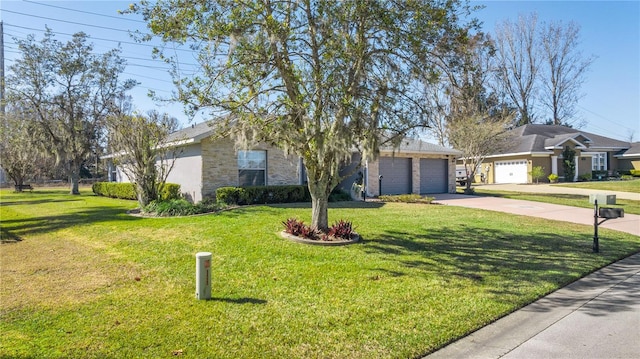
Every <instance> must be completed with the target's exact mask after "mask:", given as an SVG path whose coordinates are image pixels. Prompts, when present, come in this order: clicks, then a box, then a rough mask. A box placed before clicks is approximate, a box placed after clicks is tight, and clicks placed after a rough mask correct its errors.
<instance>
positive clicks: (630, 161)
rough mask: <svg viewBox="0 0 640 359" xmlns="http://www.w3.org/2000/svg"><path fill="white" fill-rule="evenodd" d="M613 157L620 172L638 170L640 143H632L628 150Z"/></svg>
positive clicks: (639, 167)
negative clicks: (616, 160)
mask: <svg viewBox="0 0 640 359" xmlns="http://www.w3.org/2000/svg"><path fill="white" fill-rule="evenodd" d="M613 157H615V158H617V159H618V167H619V169H620V170H630V169H635V170H640V142H633V143H631V144H630V147H629V149H627V150H623V151H620V152H619V153H617V154H615V155H614V156H613Z"/></svg>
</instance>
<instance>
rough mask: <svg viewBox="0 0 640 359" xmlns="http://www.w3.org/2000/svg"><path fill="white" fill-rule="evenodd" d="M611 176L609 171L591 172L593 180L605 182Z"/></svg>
mask: <svg viewBox="0 0 640 359" xmlns="http://www.w3.org/2000/svg"><path fill="white" fill-rule="evenodd" d="M608 176H609V171H591V176H589V177H591V179H594V180H603V179H606V178H607V177H608Z"/></svg>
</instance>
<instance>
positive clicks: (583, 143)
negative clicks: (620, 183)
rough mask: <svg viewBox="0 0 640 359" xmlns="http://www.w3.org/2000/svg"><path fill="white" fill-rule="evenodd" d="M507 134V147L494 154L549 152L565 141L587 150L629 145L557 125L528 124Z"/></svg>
mask: <svg viewBox="0 0 640 359" xmlns="http://www.w3.org/2000/svg"><path fill="white" fill-rule="evenodd" d="M507 136H508V137H509V140H508V141H509V144H508V145H507V148H506V149H505V151H502V152H501V153H499V154H498V153H496V154H495V155H509V154H513V153H534V152H535V153H544V152H550V151H552V150H553V149H554V148H562V146H563V145H564V144H565V143H566V142H567V141H569V142H573V143H575V144H576V145H578V146H580V147H582V148H584V149H586V150H587V151H597V150H610V151H611V150H626V149H628V148H629V147H630V144H629V142H625V141H619V140H615V139H612V138H609V137H604V136H600V135H596V134H593V133H589V132H585V131H581V130H577V129H574V128H570V127H565V126H559V125H538V124H528V125H524V126H520V127H517V128H515V129H513V130H511V131H509V132H508V134H507Z"/></svg>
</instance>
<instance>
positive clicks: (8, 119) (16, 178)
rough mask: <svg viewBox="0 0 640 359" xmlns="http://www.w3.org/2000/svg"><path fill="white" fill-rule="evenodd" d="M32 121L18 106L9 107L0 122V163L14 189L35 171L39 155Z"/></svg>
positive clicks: (18, 188)
mask: <svg viewBox="0 0 640 359" xmlns="http://www.w3.org/2000/svg"><path fill="white" fill-rule="evenodd" d="M33 126H34V123H33V122H32V121H30V120H29V119H28V118H25V117H24V113H22V112H21V111H20V109H18V108H14V107H11V106H10V107H9V108H7V113H6V114H5V115H4V116H3V118H2V122H1V123H0V163H2V168H3V169H4V171H5V173H6V174H7V176H9V177H10V178H11V179H12V180H13V182H14V184H15V185H16V189H17V190H18V191H21V189H20V187H19V186H21V185H23V184H25V182H26V180H27V179H28V178H30V177H32V176H33V175H34V173H35V169H36V168H35V166H36V164H37V159H38V158H39V157H40V153H38V148H37V146H36V144H35V143H34V139H33Z"/></svg>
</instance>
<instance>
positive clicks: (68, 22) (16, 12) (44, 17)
mask: <svg viewBox="0 0 640 359" xmlns="http://www.w3.org/2000/svg"><path fill="white" fill-rule="evenodd" d="M2 11H4V12H8V13H12V14H17V15H23V16H29V17H35V18H38V19H44V20H51V21H58V22H64V23H67V24H73V25H80V26H88V27H93V28H97V29H104V30H111V31H118V32H125V33H127V34H128V33H130V32H129V30H122V29H116V28H113V27H107V26H100V25H91V24H84V23H81V22H75V21H69V20H60V19H54V18H51V17H46V16H39V15H33V14H25V13H23V12H18V11H13V10H7V9H3V10H2Z"/></svg>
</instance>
